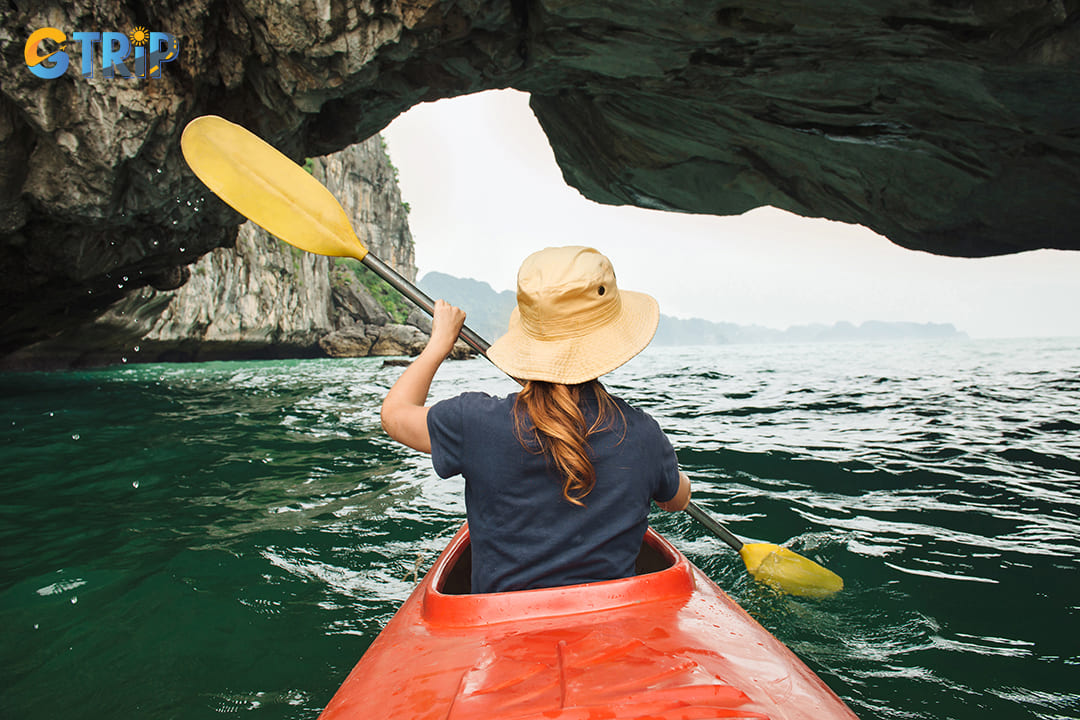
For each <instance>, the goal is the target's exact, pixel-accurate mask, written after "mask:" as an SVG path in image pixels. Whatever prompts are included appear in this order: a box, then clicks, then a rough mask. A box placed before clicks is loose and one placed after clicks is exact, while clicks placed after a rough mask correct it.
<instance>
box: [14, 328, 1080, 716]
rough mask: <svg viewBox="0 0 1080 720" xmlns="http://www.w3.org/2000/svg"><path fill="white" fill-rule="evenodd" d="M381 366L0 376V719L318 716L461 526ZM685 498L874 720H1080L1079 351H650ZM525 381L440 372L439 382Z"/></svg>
mask: <svg viewBox="0 0 1080 720" xmlns="http://www.w3.org/2000/svg"><path fill="white" fill-rule="evenodd" d="M400 372H401V368H400V367H384V364H383V361H382V360H381V359H375V358H370V359H357V360H308V361H278V362H246V363H239V362H238V363H209V364H196V365H139V366H130V365H128V366H122V367H117V368H110V369H102V370H92V371H81V372H63V373H30V374H7V375H0V398H2V405H0V434H2V435H0V436H2V439H3V442H2V444H0V475H2V482H0V637H2V640H0V717H3V718H19V719H20V720H30V719H35V718H50V719H51V718H57V717H77V718H110V719H113V718H118V717H126V718H192V719H194V718H215V717H223V716H224V717H233V716H241V717H251V718H258V719H262V718H314V717H315V716H316V715H317V714H318V712H319V710H320V709H321V708H322V707H323V706H324V705H325V704H326V702H327V701H328V700H329V699H330V697H331V696H332V694H333V693H334V691H335V689H336V688H337V686H338V685H339V684H340V683H341V681H342V680H344V678H345V676H346V674H347V673H348V672H349V670H350V668H351V667H352V666H353V664H355V662H356V661H357V660H358V659H359V657H360V656H361V655H362V654H363V652H364V650H365V649H366V648H367V647H368V645H369V644H370V643H371V642H372V640H373V639H374V638H375V636H376V634H377V633H378V632H379V630H380V628H381V627H382V626H383V625H384V624H385V623H386V621H387V620H388V619H389V618H390V617H391V615H392V614H393V613H394V611H395V610H396V608H397V607H398V606H399V605H400V604H401V602H402V601H403V600H404V599H405V598H406V597H407V596H408V594H409V592H410V591H411V589H412V588H413V587H414V585H415V583H416V581H417V579H418V578H419V577H422V575H423V573H424V572H425V571H426V570H427V569H428V568H429V567H430V565H431V563H432V561H433V560H434V559H435V557H436V556H437V555H438V553H439V551H440V550H441V549H442V547H443V546H444V545H445V543H446V541H447V540H448V539H449V538H450V537H451V536H452V534H453V533H454V532H455V531H456V530H457V528H458V527H459V525H460V523H461V522H462V520H463V517H464V504H463V500H462V493H461V481H460V479H456V478H455V479H449V480H441V479H439V478H437V477H436V476H435V475H434V474H433V473H432V471H431V468H430V463H429V460H428V458H427V457H426V456H424V455H421V454H419V453H415V452H413V451H410V450H407V449H405V448H403V447H401V446H398V445H396V444H395V443H393V442H391V441H390V440H389V439H388V438H387V437H386V436H385V435H384V434H383V433H382V431H381V430H380V427H379V419H378V406H379V403H380V401H381V399H382V396H383V395H384V393H385V392H386V390H387V388H388V387H389V386H390V385H391V384H392V383H393V381H394V379H395V378H396V377H397V376H398V375H399V374H400ZM605 381H606V384H607V385H608V387H609V389H610V390H612V391H613V392H615V393H616V394H619V395H621V396H623V397H624V398H626V399H627V400H629V401H630V402H631V403H634V404H636V405H638V406H640V407H642V408H644V409H646V410H647V411H648V412H650V413H651V414H653V416H655V417H656V418H657V420H658V421H659V422H660V424H661V426H662V427H663V428H664V429H665V430H666V431H667V433H668V434H669V436H670V438H671V440H672V443H673V444H674V446H675V447H676V449H677V452H678V455H679V460H680V463H681V465H682V466H683V468H684V469H685V470H686V471H687V472H688V473H689V475H690V476H691V477H692V479H693V482H694V499H695V501H696V502H697V503H698V504H699V505H701V506H702V507H703V508H705V509H706V510H707V511H709V512H710V513H712V514H713V515H714V516H716V517H717V518H718V519H720V520H721V521H722V522H724V523H726V524H728V525H729V526H730V527H731V528H732V529H733V530H734V531H735V532H736V533H738V534H740V535H741V536H742V537H744V538H745V539H746V540H748V541H768V542H778V543H782V544H787V545H789V546H790V547H792V548H793V549H794V550H796V551H797V552H799V553H801V554H803V555H805V556H807V557H810V558H812V559H814V560H816V561H818V562H820V563H822V564H823V565H825V566H827V567H829V568H831V569H832V570H834V571H835V572H837V573H839V574H840V575H841V576H842V577H843V578H844V580H845V583H846V587H845V589H844V591H843V592H842V593H840V594H839V595H837V596H835V597H832V598H829V599H825V600H810V599H800V598H793V597H788V596H784V595H780V594H778V593H776V592H774V591H772V590H770V589H769V588H767V587H763V586H761V585H758V584H756V583H755V582H754V581H753V580H752V579H750V578H749V576H748V575H747V574H746V571H745V569H744V567H743V565H742V562H741V561H740V559H739V557H738V556H737V555H736V554H735V553H733V552H732V551H730V550H729V549H728V548H727V546H725V545H724V544H723V543H721V542H720V541H719V540H717V539H716V538H714V537H713V536H711V535H710V534H709V533H708V532H707V531H705V530H703V529H702V528H701V527H699V526H698V525H697V524H696V523H695V522H694V521H693V520H692V519H691V518H689V517H688V516H686V515H685V514H682V513H678V514H670V515H669V514H666V513H663V512H661V511H655V512H654V513H653V515H652V518H651V520H652V522H653V524H654V526H655V527H657V528H658V529H659V530H660V531H661V532H662V533H664V534H665V535H667V536H668V537H669V538H670V539H671V540H672V541H673V542H674V543H675V544H676V545H677V546H678V547H679V548H681V549H682V550H683V551H684V552H685V553H686V554H687V555H688V556H689V557H690V559H691V560H692V561H693V562H694V563H696V564H697V565H698V566H699V567H701V568H702V569H703V570H704V571H705V572H706V573H707V574H708V575H709V576H710V577H712V578H713V579H714V580H715V581H716V582H717V583H719V584H720V586H721V587H723V588H724V589H725V590H727V592H728V593H729V594H731V595H732V596H733V597H734V598H735V599H736V600H737V601H738V602H739V603H741V604H742V605H743V607H745V608H746V609H747V610H748V611H749V612H750V613H751V614H752V615H753V616H754V617H755V618H756V619H757V620H758V621H759V622H760V623H761V624H762V625H764V626H765V627H766V628H768V629H769V630H770V631H771V632H773V633H774V634H775V635H776V636H777V637H778V638H780V640H782V641H783V642H784V643H786V644H787V645H788V646H789V647H791V648H792V649H793V650H794V651H795V652H796V653H797V654H798V655H799V656H800V657H802V658H803V660H804V661H805V662H806V663H807V664H808V665H809V666H810V667H811V668H812V669H814V670H815V671H816V672H817V673H818V674H819V675H820V676H821V677H822V678H823V679H824V680H825V682H826V683H828V684H829V685H830V686H831V687H832V688H833V689H834V690H835V691H836V692H837V693H838V694H839V695H840V696H841V697H842V698H843V699H844V700H845V701H846V702H847V703H848V704H849V705H850V706H851V707H852V708H853V709H854V710H855V712H856V713H857V714H858V715H859V716H860V717H862V718H864V719H872V718H882V719H886V718H889V719H891V718H896V719H900V718H904V719H911V718H918V719H926V720H930V719H934V720H939V719H948V718H956V719H960V718H972V719H974V718H980V719H981V718H991V717H993V718H1008V719H1009V720H1022V719H1025V718H1077V717H1080V573H1078V572H1077V571H1078V570H1080V559H1078V555H1080V412H1078V410H1080V340H1009V341H956V342H948V343H916V344H836V345H772V346H768V345H764V346H722V347H708V348H650V349H649V350H647V351H646V352H645V353H644V354H642V355H640V356H639V357H637V358H635V359H634V360H632V361H631V362H630V363H629V364H627V365H626V366H624V367H623V368H621V369H620V370H618V371H616V372H615V373H612V374H611V375H609V376H607V377H606V378H605ZM515 388H516V386H515V385H514V384H513V383H512V382H510V381H509V380H507V379H506V378H504V377H502V376H501V375H500V373H499V372H498V371H497V370H495V369H494V368H493V367H491V366H490V365H488V364H487V363H486V362H485V361H484V360H482V359H474V360H469V361H461V362H450V363H447V364H446V365H445V366H444V367H443V368H442V369H441V370H440V372H439V375H438V376H437V378H436V381H435V383H434V385H433V388H432V397H433V399H438V398H442V397H448V396H450V395H452V394H455V393H458V392H461V391H463V390H483V391H487V392H491V393H495V394H506V393H509V392H512V391H514V389H515Z"/></svg>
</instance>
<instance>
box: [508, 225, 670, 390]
mask: <svg viewBox="0 0 1080 720" xmlns="http://www.w3.org/2000/svg"><path fill="white" fill-rule="evenodd" d="M659 321H660V306H659V305H658V304H657V302H656V300H655V299H653V297H652V296H650V295H646V294H645V293H639V292H630V291H628V290H619V286H618V285H617V284H616V283H615V270H614V269H613V268H612V267H611V261H610V260H608V259H607V258H606V257H604V255H602V254H601V253H600V252H599V251H597V250H595V249H593V248H590V247H581V246H570V247H554V248H545V249H544V250H540V251H539V252H535V253H533V254H532V255H530V256H529V257H527V258H525V262H523V263H522V264H521V269H520V270H519V271H518V276H517V307H516V308H514V311H513V313H511V315H510V327H509V330H508V331H507V333H506V334H505V335H503V336H502V337H500V338H499V339H498V340H496V341H495V343H494V344H493V345H492V346H491V347H490V348H489V349H488V353H487V354H488V357H489V358H490V359H491V361H492V362H493V363H494V364H495V366H496V367H498V368H499V369H500V370H502V371H503V372H505V373H507V374H508V375H510V376H511V377H513V378H517V379H519V380H543V381H546V382H554V383H563V384H565V385H576V384H578V383H583V382H586V381H589V380H594V379H596V378H598V377H600V376H601V375H604V374H605V373H609V372H611V371H612V370H614V369H615V368H617V367H619V366H620V365H622V364H623V363H625V362H626V361H627V360H629V359H630V358H632V357H634V356H635V355H637V354H638V353H639V352H641V351H642V350H644V349H645V347H646V346H647V345H648V344H649V342H650V341H651V340H652V337H653V335H654V334H656V326H657V324H658V323H659Z"/></svg>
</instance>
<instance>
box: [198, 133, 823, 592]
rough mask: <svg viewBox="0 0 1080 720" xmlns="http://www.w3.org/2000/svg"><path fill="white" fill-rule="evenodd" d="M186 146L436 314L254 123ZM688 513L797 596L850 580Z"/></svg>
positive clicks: (228, 184) (243, 191)
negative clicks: (250, 127) (371, 250)
mask: <svg viewBox="0 0 1080 720" xmlns="http://www.w3.org/2000/svg"><path fill="white" fill-rule="evenodd" d="M180 147H181V149H182V150H183V153H184V159H185V160H187V163H188V165H189V166H191V169H192V170H193V171H194V172H195V174H196V175H197V176H198V177H199V179H200V180H202V181H203V183H205V184H206V186H207V187H208V188H210V189H211V190H212V191H213V192H214V194H215V195H217V196H218V197H220V198H221V199H222V200H224V201H225V202H226V203H228V204H229V205H231V206H232V207H233V208H234V209H235V210H236V211H238V212H239V213H240V214H241V215H243V216H245V217H246V218H248V219H249V220H251V221H252V222H254V223H255V224H257V225H259V226H261V227H262V228H263V229H265V230H266V231H267V232H269V233H271V234H273V235H276V236H277V237H279V238H281V239H282V240H284V241H285V242H287V243H289V244H290V245H294V246H296V247H298V248H300V249H301V250H307V251H308V252H312V253H316V254H318V255H330V256H333V257H351V258H356V259H357V260H359V261H360V262H362V263H364V265H366V266H367V267H368V268H370V269H371V270H372V271H374V272H375V273H376V274H377V275H379V277H381V278H383V279H384V280H386V281H387V282H389V283H390V284H391V285H392V286H393V287H394V288H395V289H396V290H397V291H398V292H400V293H401V294H402V295H404V296H405V297H407V298H408V299H409V300H411V301H413V302H414V303H416V304H417V305H418V306H419V307H420V308H421V309H423V310H424V311H426V312H427V313H428V314H429V315H430V314H432V312H433V311H434V307H435V303H434V301H433V300H432V299H431V298H429V297H428V296H427V295H425V294H424V293H423V292H421V291H420V290H419V288H417V287H416V286H415V285H413V284H412V283H410V282H409V281H408V280H406V279H405V278H403V277H402V276H401V275H399V274H398V273H397V272H395V271H394V270H393V269H392V268H391V267H389V266H388V265H386V264H385V263H383V262H382V261H381V260H379V259H378V258H376V257H375V256H374V255H372V254H371V253H369V252H368V249H367V248H366V247H365V246H364V243H363V242H361V240H360V238H358V237H357V236H356V232H355V231H354V230H353V227H352V223H351V222H350V221H349V218H348V216H347V215H346V214H345V210H344V208H342V207H341V204H340V203H339V202H338V201H337V199H336V198H335V197H334V196H333V195H332V194H331V193H330V191H329V190H327V189H326V187H325V186H324V185H323V184H322V183H320V182H319V181H318V180H316V179H315V177H313V176H312V175H311V174H310V173H308V172H307V171H306V170H304V169H303V168H302V167H300V166H299V165H297V164H296V163H294V162H293V161H292V160H290V159H289V158H288V157H286V156H285V155H283V154H282V153H281V152H279V151H278V150H276V149H274V148H273V147H272V146H271V145H269V144H268V143H266V142H265V141H263V140H262V139H261V138H259V137H258V136H256V135H255V134H253V133H251V132H250V131H248V130H247V129H245V128H243V127H241V126H239V125H236V124H234V123H231V122H229V121H228V120H225V119H224V118H220V117H217V116H214V115H205V116H203V117H199V118H196V119H194V120H192V121H191V122H190V123H188V125H187V127H186V128H185V129H184V134H183V137H182V138H181V140H180ZM461 339H462V340H464V341H465V342H466V343H467V344H468V345H469V346H471V347H472V348H473V349H474V350H476V351H477V352H479V353H480V354H482V355H483V356H484V357H487V349H488V347H489V346H490V345H489V343H488V342H487V341H485V340H484V339H483V338H481V337H480V336H479V335H477V334H476V333H475V332H473V331H472V330H470V329H469V328H467V327H466V328H463V329H462V331H461ZM686 512H687V513H689V514H690V516H691V517H693V518H694V519H695V520H697V521H698V522H700V523H701V524H702V525H704V526H705V527H706V528H707V529H708V530H710V531H711V532H713V533H714V534H716V535H717V536H718V537H719V538H720V539H721V540H723V541H724V542H725V543H727V544H728V545H730V546H731V547H732V548H733V549H734V550H736V551H738V553H739V555H740V556H741V557H742V559H743V562H744V563H745V564H746V569H747V570H748V571H749V572H750V574H751V575H752V576H753V577H754V578H755V579H757V580H759V581H761V582H764V583H766V584H767V585H770V586H772V587H774V588H776V589H778V590H781V591H783V592H786V593H790V594H792V595H803V596H811V597H822V596H825V595H830V594H832V593H834V592H837V591H838V590H840V589H841V588H842V587H843V586H844V581H843V580H841V579H840V576H838V575H837V574H836V573H833V572H832V571H830V570H827V569H826V568H824V567H822V566H821V565H818V564H817V563H815V562H814V561H812V560H809V559H807V558H804V557H802V556H801V555H799V554H797V553H795V552H792V551H791V550H789V549H787V548H785V547H781V546H779V545H773V544H771V543H750V544H744V543H743V542H742V541H740V540H739V539H738V538H737V537H735V535H733V534H732V533H731V532H730V531H729V530H728V529H727V528H725V527H724V526H723V525H721V524H720V523H718V522H717V521H716V520H715V519H713V518H712V517H710V516H709V515H708V514H706V513H705V511H704V510H702V509H701V508H699V507H698V506H697V505H695V504H694V503H690V505H689V506H688V507H687V508H686Z"/></svg>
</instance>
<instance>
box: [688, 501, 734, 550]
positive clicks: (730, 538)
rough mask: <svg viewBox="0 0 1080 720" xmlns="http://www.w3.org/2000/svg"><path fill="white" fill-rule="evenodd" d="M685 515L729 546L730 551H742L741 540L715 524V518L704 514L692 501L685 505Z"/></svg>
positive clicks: (717, 523)
mask: <svg viewBox="0 0 1080 720" xmlns="http://www.w3.org/2000/svg"><path fill="white" fill-rule="evenodd" d="M686 514H687V515H689V516H690V517H692V518H694V519H695V520H697V521H698V522H699V523H701V524H702V525H704V526H705V527H706V528H707V529H708V530H710V531H711V532H712V534H713V535H715V536H716V537H718V538H720V539H721V540H723V541H724V542H726V543H727V544H728V545H730V546H731V549H732V550H735V551H736V552H738V551H739V550H742V548H743V542H742V540H740V539H739V538H737V537H735V536H734V535H733V534H732V533H731V531H730V530H728V529H727V528H726V527H724V526H723V525H721V524H720V523H719V522H717V521H716V519H715V518H713V517H712V516H711V515H709V514H708V513H706V512H705V511H704V510H702V509H701V508H699V507H698V506H697V505H695V504H694V502H693V501H692V500H691V501H690V502H689V503H687V505H686Z"/></svg>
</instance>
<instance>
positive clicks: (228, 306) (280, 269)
mask: <svg viewBox="0 0 1080 720" xmlns="http://www.w3.org/2000/svg"><path fill="white" fill-rule="evenodd" d="M311 169H312V172H313V173H314V174H315V175H316V176H317V177H318V178H319V179H320V180H321V181H322V182H323V183H324V184H325V185H326V186H327V187H328V188H329V189H330V191H331V192H332V193H334V195H335V196H336V197H338V198H339V199H340V200H341V202H342V205H343V206H344V207H345V208H346V211H347V212H348V214H349V217H350V218H351V219H352V223H353V227H354V228H356V230H357V232H358V234H360V235H361V236H362V237H365V238H366V239H367V241H368V245H369V247H370V248H371V249H372V251H373V252H376V254H377V255H378V256H379V257H380V258H387V259H388V260H387V262H388V263H389V264H391V265H392V266H394V267H395V269H396V270H397V271H398V272H399V273H401V274H402V275H404V276H406V277H409V278H413V277H415V275H416V266H415V264H414V260H413V239H412V234H411V233H410V232H409V225H408V220H407V213H406V212H405V211H404V209H403V206H402V202H401V194H400V191H399V189H398V186H397V182H396V180H395V178H394V169H393V166H392V165H391V164H390V161H389V158H388V157H387V156H386V152H385V146H384V145H383V141H382V138H381V137H373V138H371V139H369V140H367V141H365V142H363V143H360V144H359V145H356V146H353V147H350V148H347V149H345V150H343V151H341V152H339V153H334V154H333V155H330V156H327V157H322V158H314V159H313V160H312V163H311ZM189 274H190V279H189V280H188V281H187V282H186V284H184V285H183V286H182V287H180V288H179V289H176V290H155V289H153V288H151V287H149V286H146V287H143V288H139V289H138V290H135V291H134V292H132V293H130V294H129V295H128V296H127V297H125V298H123V299H122V300H119V301H117V302H116V303H114V304H113V305H111V306H110V307H109V308H108V309H107V310H106V311H105V313H104V314H102V315H101V317H99V318H98V319H97V320H95V321H93V322H91V323H88V324H86V325H83V326H80V327H77V328H74V329H70V330H67V331H65V332H63V333H61V334H60V335H59V336H58V337H55V338H52V339H49V340H45V341H42V342H39V343H36V344H34V345H31V346H29V347H26V348H22V349H20V350H18V351H16V352H14V353H11V354H10V355H8V356H7V357H6V358H5V359H3V360H2V361H0V367H8V368H40V367H71V366H85V365H100V364H110V363H121V362H154V361H189V360H216V359H235V358H282V357H312V356H323V355H324V354H327V355H330V356H333V357H357V356H365V355H415V354H417V353H419V351H420V350H421V349H423V346H424V343H425V342H426V341H427V335H426V334H425V333H423V332H421V331H420V330H418V329H417V328H416V327H406V326H404V325H400V324H394V323H392V322H391V318H390V316H389V315H388V314H387V312H386V310H384V309H383V308H382V306H381V305H380V304H379V303H378V302H377V301H376V300H375V299H374V298H373V297H372V296H371V294H370V293H369V292H368V291H367V290H366V289H365V288H364V286H363V285H362V284H361V283H360V281H359V280H358V279H357V276H356V275H355V274H354V273H353V271H352V270H351V269H350V268H349V267H348V266H347V265H346V264H344V263H341V262H340V261H335V259H332V258H328V257H322V256H319V255H312V254H310V253H306V252H302V251H300V250H297V249H295V248H293V247H291V246H289V245H287V244H286V243H284V242H282V241H281V240H278V239H277V238H274V237H271V236H268V235H267V233H266V232H265V231H264V230H263V229H262V228H260V227H258V226H256V225H254V224H253V223H244V224H243V225H242V226H241V227H240V231H239V234H238V237H237V240H236V243H235V246H234V247H229V248H218V249H215V250H213V251H211V252H209V253H207V254H206V255H204V256H203V257H202V258H201V259H199V261H198V262H196V263H195V264H194V265H193V266H192V267H191V270H190V273H189ZM120 280H121V283H122V282H124V281H125V280H126V278H124V277H121V278H120ZM327 338H330V339H327ZM343 338H349V339H351V342H348V341H345V340H343Z"/></svg>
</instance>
